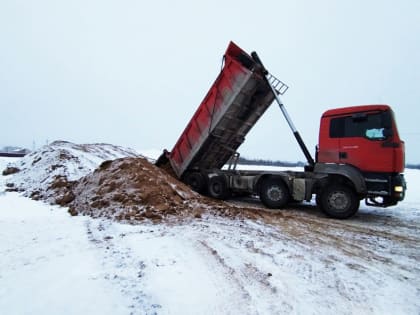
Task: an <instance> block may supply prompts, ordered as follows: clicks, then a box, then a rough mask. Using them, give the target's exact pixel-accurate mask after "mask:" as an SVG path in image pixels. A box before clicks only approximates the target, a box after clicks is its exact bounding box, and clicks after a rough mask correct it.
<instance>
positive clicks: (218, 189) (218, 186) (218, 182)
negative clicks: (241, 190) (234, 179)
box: [208, 175, 229, 199]
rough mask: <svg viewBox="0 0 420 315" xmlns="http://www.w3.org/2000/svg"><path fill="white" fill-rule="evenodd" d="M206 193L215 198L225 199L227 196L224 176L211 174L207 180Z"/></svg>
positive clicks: (227, 191)
mask: <svg viewBox="0 0 420 315" xmlns="http://www.w3.org/2000/svg"><path fill="white" fill-rule="evenodd" d="M208 193H209V196H210V197H213V198H216V199H226V198H227V197H228V196H229V190H228V185H227V182H226V178H225V177H224V176H221V175H217V176H213V177H211V178H210V180H209V185H208Z"/></svg>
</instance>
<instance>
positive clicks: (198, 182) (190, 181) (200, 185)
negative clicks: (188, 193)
mask: <svg viewBox="0 0 420 315" xmlns="http://www.w3.org/2000/svg"><path fill="white" fill-rule="evenodd" d="M184 183H185V184H187V185H188V186H190V187H191V188H192V189H193V190H194V191H196V192H198V193H204V191H205V189H206V181H205V178H204V176H203V174H201V173H199V172H189V173H187V174H186V175H185V176H184Z"/></svg>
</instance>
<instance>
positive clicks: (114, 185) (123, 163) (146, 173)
mask: <svg viewBox="0 0 420 315" xmlns="http://www.w3.org/2000/svg"><path fill="white" fill-rule="evenodd" d="M72 193H73V197H74V199H73V200H72V201H71V202H69V203H68V205H69V206H70V213H71V214H73V215H76V214H87V215H90V216H93V217H103V216H105V217H108V218H115V219H117V220H124V221H125V220H128V221H133V220H143V219H152V220H160V219H162V218H164V217H166V216H168V215H177V216H180V215H181V216H182V215H183V214H187V213H188V214H193V215H194V216H200V213H201V210H200V208H201V209H202V207H200V206H199V204H200V203H202V202H203V197H201V196H200V195H198V194H197V193H195V192H193V191H192V190H191V189H190V188H189V187H187V186H186V185H184V184H183V183H181V182H179V181H178V180H176V179H175V178H173V177H172V176H170V175H168V174H167V173H166V172H165V171H163V170H161V169H160V168H158V167H156V166H155V165H153V164H151V163H150V162H149V161H147V160H146V159H145V158H122V159H117V160H113V161H106V162H104V163H102V164H101V165H100V166H99V168H97V169H96V170H95V171H94V172H93V173H91V174H89V175H87V176H85V177H83V178H81V179H80V180H79V181H78V182H77V183H76V184H75V185H74V187H73V189H72Z"/></svg>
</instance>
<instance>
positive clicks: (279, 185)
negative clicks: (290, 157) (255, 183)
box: [260, 178, 290, 209]
mask: <svg viewBox="0 0 420 315" xmlns="http://www.w3.org/2000/svg"><path fill="white" fill-rule="evenodd" d="M260 199H261V202H262V203H263V204H264V205H265V206H266V207H267V208H271V209H279V208H283V207H284V206H285V205H286V204H287V203H288V202H289V200H290V192H289V189H288V188H287V186H286V185H285V183H284V182H283V181H282V180H281V179H279V178H267V179H265V180H264V181H263V182H262V184H261V187H260Z"/></svg>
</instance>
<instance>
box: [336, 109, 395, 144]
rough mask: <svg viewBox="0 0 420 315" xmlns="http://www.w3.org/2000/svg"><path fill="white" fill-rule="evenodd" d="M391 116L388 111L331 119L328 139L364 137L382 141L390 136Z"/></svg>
mask: <svg viewBox="0 0 420 315" xmlns="http://www.w3.org/2000/svg"><path fill="white" fill-rule="evenodd" d="M391 122H392V116H391V113H390V112H389V111H384V112H375V113H357V114H354V115H352V116H346V117H338V118H333V119H331V125H330V137H331V138H347V137H364V138H368V139H370V140H384V139H386V138H387V137H389V136H390V135H391V130H392V123H391Z"/></svg>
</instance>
